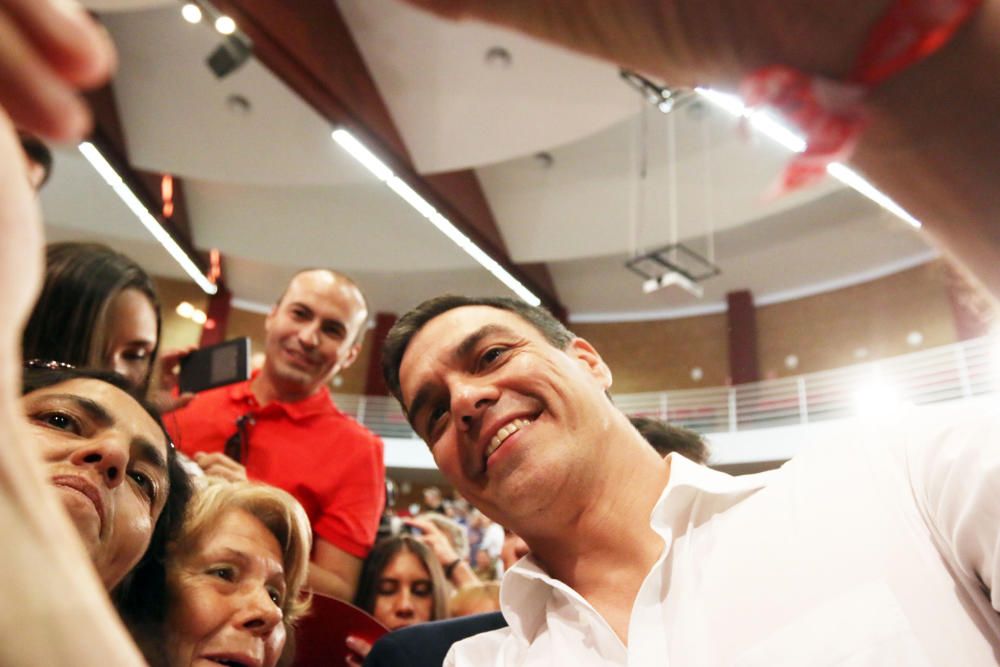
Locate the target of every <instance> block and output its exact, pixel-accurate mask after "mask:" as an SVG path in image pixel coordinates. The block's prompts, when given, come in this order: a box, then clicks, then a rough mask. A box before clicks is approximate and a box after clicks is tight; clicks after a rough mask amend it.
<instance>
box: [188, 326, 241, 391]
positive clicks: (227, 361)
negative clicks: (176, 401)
mask: <svg viewBox="0 0 1000 667" xmlns="http://www.w3.org/2000/svg"><path fill="white" fill-rule="evenodd" d="M249 377H250V339H249V338H246V337H244V338H234V339H233V340H227V341H226V342H224V343H219V344H218V345H210V346H209V347H203V348H202V349H200V350H195V351H194V352H192V353H191V354H189V355H188V356H186V357H184V358H183V359H181V374H180V390H181V393H182V394H187V393H195V394H196V393H198V392H199V391H205V390H206V389H214V388H215V387H221V386H223V385H227V384H233V383H234V382H242V381H243V380H246V379H247V378H249Z"/></svg>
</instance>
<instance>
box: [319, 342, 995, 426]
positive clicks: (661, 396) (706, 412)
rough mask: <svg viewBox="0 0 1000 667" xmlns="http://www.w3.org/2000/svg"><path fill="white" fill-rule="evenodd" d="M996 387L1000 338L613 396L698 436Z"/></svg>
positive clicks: (366, 409) (380, 420) (368, 417)
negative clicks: (794, 372)
mask: <svg viewBox="0 0 1000 667" xmlns="http://www.w3.org/2000/svg"><path fill="white" fill-rule="evenodd" d="M992 392H1000V340H998V339H997V338H993V337H986V338H978V339H974V340H969V341H964V342H961V343H955V344H953V345H945V346H942V347H936V348H932V349H929V350H922V351H920V352H914V353H912V354H905V355H901V356H898V357H890V358H888V359H881V360H879V361H872V362H868V363H863V364H856V365H853V366H845V367H843V368H837V369H834V370H829V371H820V372H818V373H808V374H805V375H798V376H792V377H786V378H780V379H777V380H765V381H763V382H753V383H748V384H741V385H737V386H734V387H710V388H706V389H689V390H683V391H657V392H647V393H641V394H617V395H615V404H616V405H618V407H619V408H621V410H622V411H624V412H625V413H626V414H628V415H630V416H632V415H642V416H646V417H655V418H657V419H666V420H668V421H670V422H672V423H674V424H677V425H680V426H686V427H687V428H690V429H693V430H695V431H698V432H699V433H720V432H726V431H729V432H735V431H746V430H750V429H758V428H772V427H775V426H786V425H790V424H808V423H810V422H816V421H824V420H829V419H838V418H842V417H848V416H852V415H855V414H857V413H859V412H864V411H879V410H882V409H885V408H887V407H889V406H890V405H891V404H893V403H909V404H913V405H925V404H929V403H940V402H942V401H954V400H958V399H963V398H971V397H973V396H979V395H982V394H988V393H992ZM334 398H335V400H336V402H337V405H338V406H339V407H340V409H341V410H342V411H344V412H346V413H347V414H350V415H352V416H353V417H354V418H355V419H357V420H358V421H360V422H361V423H363V424H364V425H365V426H367V427H368V428H369V429H371V430H372V431H374V432H376V433H378V434H379V435H380V436H382V437H385V438H415V437H416V436H415V435H414V433H413V431H412V430H411V429H410V425H409V424H408V423H407V421H406V418H405V417H404V416H403V413H402V412H401V411H400V409H399V405H398V404H397V403H396V400H395V399H393V398H391V397H386V396H358V395H348V394H339V395H336V396H335V397H334Z"/></svg>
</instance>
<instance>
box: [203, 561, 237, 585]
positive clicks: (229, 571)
mask: <svg viewBox="0 0 1000 667" xmlns="http://www.w3.org/2000/svg"><path fill="white" fill-rule="evenodd" d="M208 574H209V575H211V576H213V577H215V578H217V579H222V580H223V581H235V580H236V570H235V569H234V568H233V567H232V566H230V565H216V566H215V567H210V568H209V569H208Z"/></svg>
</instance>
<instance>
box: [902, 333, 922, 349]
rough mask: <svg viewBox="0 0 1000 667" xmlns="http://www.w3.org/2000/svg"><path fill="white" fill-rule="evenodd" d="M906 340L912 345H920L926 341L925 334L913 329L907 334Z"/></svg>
mask: <svg viewBox="0 0 1000 667" xmlns="http://www.w3.org/2000/svg"><path fill="white" fill-rule="evenodd" d="M906 342H907V343H909V345H910V347H920V344H921V343H923V342H924V335H923V334H922V333H920V332H919V331H911V332H910V333H908V334H906Z"/></svg>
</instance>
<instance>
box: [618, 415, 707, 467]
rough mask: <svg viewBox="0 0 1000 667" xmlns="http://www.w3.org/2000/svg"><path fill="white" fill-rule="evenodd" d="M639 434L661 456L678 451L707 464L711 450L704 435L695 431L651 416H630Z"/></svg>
mask: <svg viewBox="0 0 1000 667" xmlns="http://www.w3.org/2000/svg"><path fill="white" fill-rule="evenodd" d="M628 419H629V421H630V422H632V426H634V427H635V428H636V430H637V431H639V435H641V436H642V437H643V438H645V439H646V442H648V443H649V444H651V445H652V446H653V449H655V450H656V451H657V453H659V455H660V456H666V455H667V454H670V453H672V452H677V453H678V454H680V455H681V456H684V457H686V458H689V459H691V460H692V461H694V462H695V463H700V464H702V465H705V464H706V463H707V462H708V458H709V456H710V452H709V451H708V445H706V444H705V441H704V440H703V439H702V437H701V436H700V435H699V434H697V433H695V432H694V431H691V430H688V429H686V428H681V427H680V426H674V425H673V424H668V423H667V422H665V421H660V420H659V419H651V418H649V417H629V418H628Z"/></svg>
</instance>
